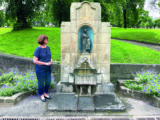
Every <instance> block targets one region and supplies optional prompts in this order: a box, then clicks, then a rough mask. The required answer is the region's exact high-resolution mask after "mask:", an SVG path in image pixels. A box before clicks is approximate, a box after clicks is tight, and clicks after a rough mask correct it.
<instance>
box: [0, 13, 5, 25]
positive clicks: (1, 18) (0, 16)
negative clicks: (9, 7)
mask: <svg viewBox="0 0 160 120" xmlns="http://www.w3.org/2000/svg"><path fill="white" fill-rule="evenodd" d="M4 22H5V16H4V13H3V11H2V10H0V27H2V26H4Z"/></svg>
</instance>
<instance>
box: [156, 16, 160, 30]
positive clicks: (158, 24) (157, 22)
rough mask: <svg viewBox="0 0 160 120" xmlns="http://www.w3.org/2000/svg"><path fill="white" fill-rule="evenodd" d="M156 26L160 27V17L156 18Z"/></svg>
mask: <svg viewBox="0 0 160 120" xmlns="http://www.w3.org/2000/svg"><path fill="white" fill-rule="evenodd" d="M155 27H159V28H160V18H159V19H156V20H155Z"/></svg>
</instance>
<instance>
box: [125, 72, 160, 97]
mask: <svg viewBox="0 0 160 120" xmlns="http://www.w3.org/2000/svg"><path fill="white" fill-rule="evenodd" d="M134 76H135V78H137V80H135V81H125V86H126V87H128V88H130V89H133V90H140V91H143V92H144V93H145V94H148V95H155V96H158V97H160V73H157V72H154V71H153V70H147V71H144V70H142V71H140V72H137V73H136V74H135V75H134Z"/></svg>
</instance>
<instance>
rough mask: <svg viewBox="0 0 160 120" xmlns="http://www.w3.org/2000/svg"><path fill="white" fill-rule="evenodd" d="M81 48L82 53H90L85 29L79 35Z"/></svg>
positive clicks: (88, 39) (89, 44) (89, 43)
mask: <svg viewBox="0 0 160 120" xmlns="http://www.w3.org/2000/svg"><path fill="white" fill-rule="evenodd" d="M81 43H82V44H81V46H82V52H89V53H90V46H91V41H90V38H89V36H88V34H87V29H84V31H83V33H82V35H81Z"/></svg>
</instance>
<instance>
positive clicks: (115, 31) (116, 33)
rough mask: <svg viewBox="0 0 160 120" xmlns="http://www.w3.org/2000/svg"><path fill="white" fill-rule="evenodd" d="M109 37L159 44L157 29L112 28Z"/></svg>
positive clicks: (159, 32)
mask: <svg viewBox="0 0 160 120" xmlns="http://www.w3.org/2000/svg"><path fill="white" fill-rule="evenodd" d="M111 37H112V38H118V39H126V40H133V41H134V40H136V41H143V42H149V43H158V44H160V30H159V29H131V28H127V29H124V28H112V32H111Z"/></svg>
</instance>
